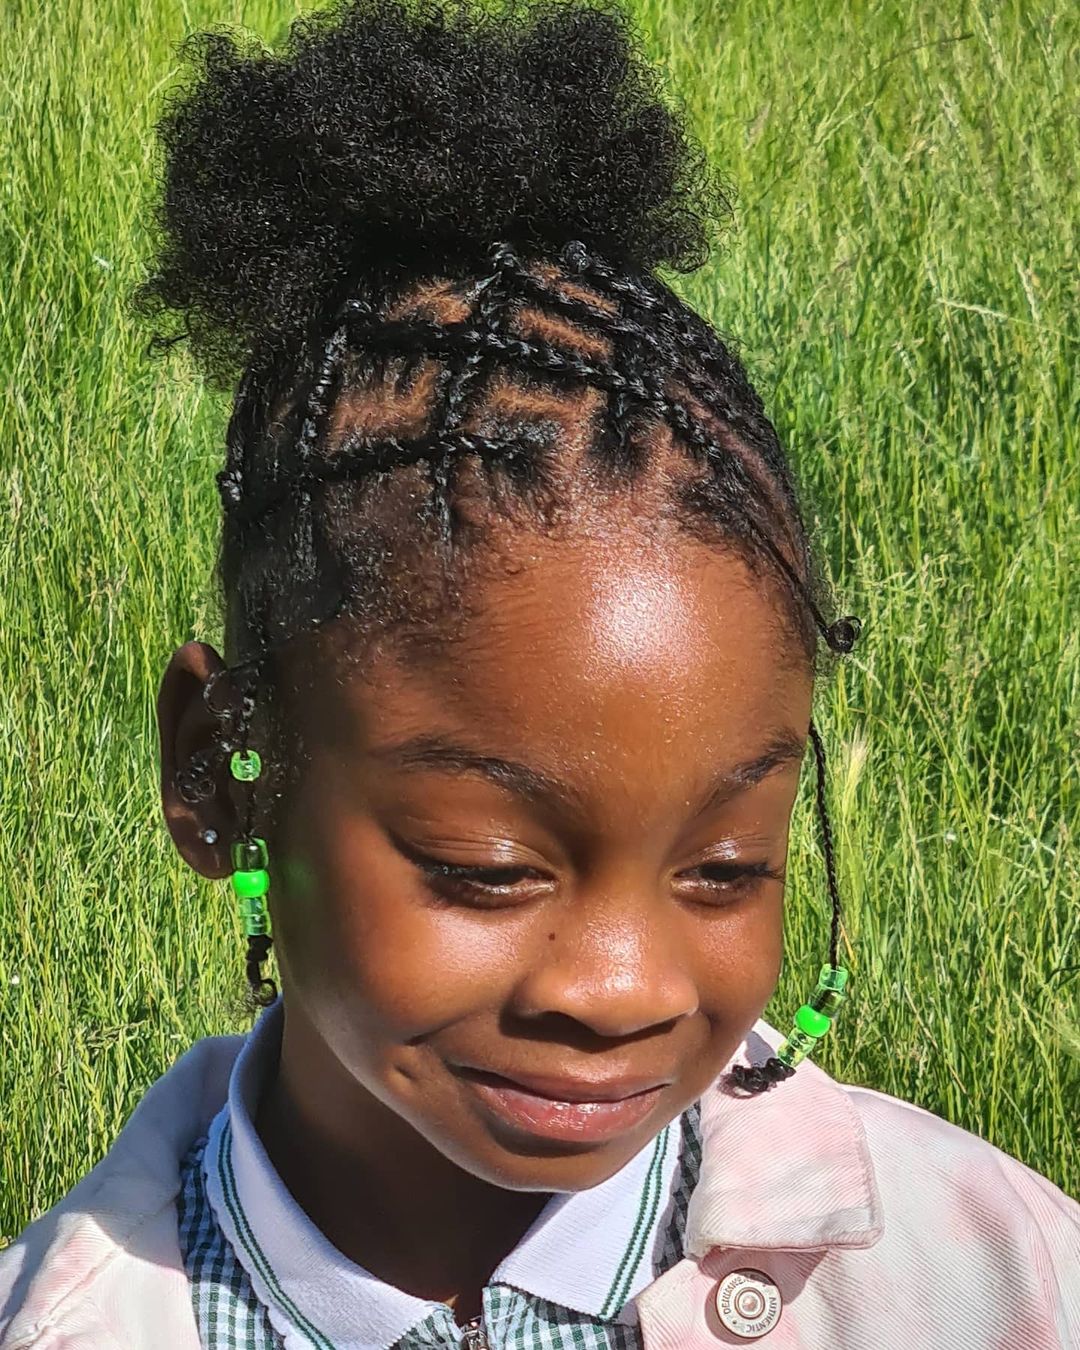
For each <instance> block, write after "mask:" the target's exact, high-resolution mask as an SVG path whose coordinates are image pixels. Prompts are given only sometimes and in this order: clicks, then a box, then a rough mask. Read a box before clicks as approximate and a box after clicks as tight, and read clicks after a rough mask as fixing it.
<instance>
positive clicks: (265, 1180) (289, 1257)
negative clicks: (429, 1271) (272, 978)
mask: <svg viewBox="0 0 1080 1350" xmlns="http://www.w3.org/2000/svg"><path fill="white" fill-rule="evenodd" d="M283 1023H284V1007H283V1003H282V999H281V998H280V997H279V998H278V999H277V1000H276V1001H275V1002H274V1003H273V1004H272V1005H271V1006H270V1007H269V1008H267V1009H266V1010H265V1011H264V1012H263V1014H262V1015H261V1017H260V1018H259V1020H258V1022H257V1023H256V1025H255V1027H254V1028H253V1030H252V1032H251V1034H250V1035H249V1036H248V1038H247V1040H246V1041H245V1043H244V1045H243V1047H242V1049H241V1051H240V1053H239V1055H238V1056H237V1058H236V1061H235V1063H234V1065H233V1068H232V1072H231V1074H230V1078H229V1092H228V1099H227V1101H226V1103H225V1105H224V1106H223V1107H222V1108H221V1110H220V1111H219V1112H218V1114H217V1115H216V1116H215V1118H214V1120H213V1121H212V1123H211V1125H210V1130H209V1138H208V1141H207V1146H206V1150H205V1153H204V1155H203V1168H204V1174H205V1179H206V1189H207V1197H208V1199H209V1202H210V1205H211V1207H212V1209H213V1212H214V1217H215V1219H216V1221H217V1223H218V1224H219V1225H220V1227H221V1229H222V1231H223V1232H224V1233H225V1235H226V1237H227V1238H228V1240H229V1242H230V1243H231V1244H232V1247H233V1249H234V1250H235V1252H236V1255H237V1258H238V1260H239V1261H240V1262H241V1264H242V1265H243V1267H244V1268H245V1270H246V1271H247V1274H248V1276H249V1278H250V1280H251V1282H252V1286H253V1288H254V1290H255V1292H256V1294H257V1296H258V1297H259V1299H260V1300H261V1301H262V1302H263V1303H264V1304H265V1305H266V1307H267V1308H268V1310H269V1312H270V1316H271V1318H272V1320H273V1322H274V1324H275V1326H277V1327H278V1329H279V1330H280V1331H282V1333H283V1334H287V1333H289V1332H291V1331H299V1332H300V1333H301V1334H302V1335H303V1336H304V1337H305V1338H306V1339H305V1341H304V1343H305V1344H307V1343H310V1344H311V1345H313V1346H316V1347H323V1346H325V1347H330V1346H333V1347H335V1350H387V1347H390V1346H392V1345H393V1344H394V1343H395V1342H396V1341H398V1340H400V1339H401V1338H402V1337H403V1336H404V1335H405V1333H406V1332H408V1331H409V1330H410V1329H411V1328H413V1327H415V1326H417V1324H419V1323H421V1322H423V1321H424V1320H425V1319H426V1318H429V1317H431V1316H432V1315H433V1314H436V1315H437V1314H439V1313H440V1312H442V1311H445V1308H444V1305H442V1304H440V1303H435V1302H431V1301H428V1300H424V1299H420V1298H416V1297H413V1296H412V1295H410V1294H407V1293H404V1292H403V1291H401V1290H399V1289H396V1288H394V1287H393V1286H391V1285H388V1284H385V1283H384V1282H383V1281H381V1280H379V1279H377V1278H376V1277H375V1276H374V1275H372V1274H370V1273H369V1272H368V1271H366V1270H363V1269H362V1268H361V1267H359V1266H357V1265H355V1264H354V1263H353V1262H351V1261H349V1260H347V1259H346V1258H345V1257H344V1256H343V1255H342V1254H341V1253H340V1252H339V1251H338V1250H337V1249H336V1248H335V1247H334V1246H333V1245H332V1244H331V1243H330V1242H329V1240H328V1239H327V1238H326V1237H325V1236H324V1235H323V1234H322V1232H321V1231H320V1230H319V1229H318V1228H317V1227H316V1226H315V1225H314V1224H313V1223H312V1221H311V1220H310V1219H309V1218H308V1216H307V1215H306V1214H305V1213H304V1211H303V1210H302V1209H301V1208H300V1207H299V1205H298V1204H297V1203H296V1201H295V1200H294V1199H293V1197H292V1196H291V1194H290V1193H289V1192H288V1190H287V1189H286V1188H285V1186H284V1184H283V1182H282V1181H281V1178H280V1177H279V1176H278V1175H277V1173H276V1171H275V1170H274V1168H273V1166H272V1164H271V1162H270V1159H269V1158H268V1156H267V1154H266V1151H265V1149H264V1148H263V1146H262V1142H261V1140H260V1138H259V1136H258V1134H257V1132H256V1130H255V1127H254V1123H253V1120H254V1113H255V1107H256V1103H257V1101H258V1096H259V1092H260V1089H261V1085H262V1084H263V1083H264V1082H265V1080H266V1076H267V1075H268V1074H269V1073H270V1072H271V1071H272V1068H273V1065H274V1064H275V1063H276V1061H277V1057H278V1056H279V1054H280V1047H281V1033H282V1027H283ZM680 1142H681V1140H680V1123H679V1121H678V1120H675V1121H673V1122H672V1123H671V1124H670V1125H668V1126H666V1127H665V1128H664V1129H663V1130H662V1131H661V1132H660V1133H659V1134H658V1135H657V1136H656V1138H655V1139H654V1140H652V1141H651V1142H650V1143H649V1144H648V1145H647V1146H646V1147H645V1148H644V1149H642V1150H641V1152H640V1153H639V1154H637V1156H636V1157H634V1158H632V1159H631V1160H630V1162H628V1163H627V1164H626V1166H625V1167H623V1168H622V1169H621V1170H620V1171H619V1172H617V1173H616V1174H615V1175H614V1176H613V1177H610V1178H609V1179H608V1180H607V1181H605V1182H603V1183H601V1185H599V1186H595V1187H593V1188H592V1189H590V1190H587V1191H580V1192H575V1193H573V1194H569V1195H558V1196H554V1197H553V1198H552V1200H551V1201H550V1202H549V1203H548V1205H547V1206H546V1207H545V1209H544V1210H543V1212H542V1213H541V1215H540V1217H539V1218H538V1219H537V1221H536V1223H535V1224H534V1225H533V1227H532V1228H531V1229H530V1230H529V1232H528V1233H526V1235H525V1237H524V1238H523V1239H522V1241H521V1242H520V1243H519V1244H518V1246H517V1247H516V1248H515V1249H514V1250H513V1251H512V1252H511V1253H510V1254H509V1255H508V1256H507V1257H506V1258H505V1259H504V1260H503V1261H502V1262H501V1264H500V1265H499V1266H498V1268H497V1269H496V1270H495V1271H494V1272H493V1274H492V1276H491V1278H490V1280H489V1281H488V1284H489V1286H492V1285H507V1286H510V1287H511V1288H515V1289H519V1290H523V1291H524V1292H526V1293H528V1294H530V1295H533V1296H535V1297H537V1298H540V1299H543V1300H545V1301H547V1302H550V1303H553V1304H557V1305H559V1306H562V1307H565V1308H568V1309H571V1310H573V1311H575V1312H579V1313H583V1314H586V1315H587V1316H590V1317H594V1318H599V1319H604V1320H611V1321H619V1320H623V1321H626V1322H628V1323H633V1322H634V1321H635V1320H636V1312H635V1309H634V1308H633V1306H632V1300H633V1299H634V1298H635V1297H636V1295H637V1294H639V1293H640V1292H641V1290H642V1289H644V1288H645V1287H646V1286H647V1285H648V1284H650V1283H651V1282H652V1280H653V1278H654V1269H653V1256H654V1248H655V1247H656V1244H657V1242H658V1240H659V1239H660V1238H661V1237H662V1232H661V1229H662V1218H663V1216H664V1214H665V1212H666V1211H667V1209H668V1206H669V1202H670V1199H671V1193H672V1188H673V1184H674V1182H675V1180H676V1173H677V1164H678V1157H679V1147H680Z"/></svg>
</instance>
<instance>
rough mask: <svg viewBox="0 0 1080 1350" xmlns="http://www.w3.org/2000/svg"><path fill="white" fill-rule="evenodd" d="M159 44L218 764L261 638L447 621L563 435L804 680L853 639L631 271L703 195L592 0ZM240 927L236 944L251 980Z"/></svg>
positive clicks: (265, 713)
mask: <svg viewBox="0 0 1080 1350" xmlns="http://www.w3.org/2000/svg"><path fill="white" fill-rule="evenodd" d="M185 49H186V55H187V56H188V58H189V62H190V66H189V69H190V78H189V80H188V81H187V83H185V84H184V85H183V86H182V87H181V88H179V89H178V90H177V91H176V92H175V93H174V94H173V95H172V97H171V99H170V101H169V104H168V106H167V108H166V110H165V113H164V116H163V118H162V120H161V122H160V125H159V135H160V139H161V143H162V146H163V150H164V155H163V168H162V182H161V184H160V195H159V198H158V202H159V204H158V209H157V216H156V224H157V228H158V232H159V245H158V251H157V254H156V258H155V260H154V265H153V271H152V274H151V275H150V277H149V279H148V280H147V281H146V282H145V284H144V285H143V286H142V287H141V288H140V290H139V291H138V292H137V295H136V303H137V306H138V307H139V309H140V310H141V311H142V312H143V313H145V314H149V315H152V316H153V317H154V318H155V319H156V320H157V322H158V324H159V328H160V332H159V336H158V341H159V342H160V343H163V344H165V345H171V343H172V342H174V341H177V340H180V339H186V340H187V342H188V343H189V345H190V348H191V350H192V351H193V353H194V355H195V357H196V358H197V360H198V362H199V364H200V366H201V368H202V369H203V371H204V372H205V373H206V375H207V376H208V377H209V379H210V380H211V381H212V382H214V383H215V384H217V385H218V386H219V387H231V386H232V385H233V383H234V381H237V382H238V383H237V387H236V393H235V401H234V406H233V413H232V417H231V420H230V423H229V429H228V436H227V443H228V450H227V460H226V464H225V467H224V468H223V469H222V471H221V472H220V473H219V474H218V485H219V488H220V492H221V498H222V503H223V507H224V521H223V528H222V535H221V543H220V551H219V555H218V559H217V566H216V579H217V583H218V587H219V596H220V601H221V604H222V613H223V618H224V624H225V659H226V662H227V664H228V668H229V675H230V678H232V679H235V680H236V681H237V683H238V685H239V686H240V687H241V688H242V689H243V691H244V692H243V697H242V700H241V705H240V706H241V712H242V715H241V717H240V721H239V723H236V724H232V725H230V727H229V729H228V731H227V734H225V735H224V736H223V737H222V741H221V744H220V746H219V747H218V749H217V754H218V755H219V757H221V756H223V755H224V754H226V753H227V752H228V751H230V750H232V749H233V748H235V747H236V746H242V745H245V744H247V745H255V744H257V743H258V741H259V737H258V736H257V735H255V734H253V731H252V718H253V717H254V715H255V713H256V710H258V711H259V714H260V716H262V717H264V718H265V719H266V728H267V730H266V731H265V733H264V734H265V741H264V743H265V744H273V745H275V746H276V747H279V748H280V747H283V746H285V745H286V744H287V743H288V744H289V746H290V749H289V753H288V754H279V756H277V760H278V761H280V760H286V761H291V760H292V758H293V750H292V743H291V742H289V741H288V727H287V723H286V722H285V721H284V720H281V719H277V720H276V721H275V720H274V719H275V714H274V709H275V706H277V705H279V704H280V703H281V701H282V696H281V690H280V688H279V687H278V686H279V684H280V681H279V680H278V679H277V678H276V675H275V658H276V656H277V655H278V654H279V653H280V652H281V650H282V648H283V646H284V644H285V643H287V642H290V641H292V640H293V639H294V638H296V637H298V636H300V635H302V634H307V635H313V634H316V633H317V632H318V630H319V629H320V627H321V626H322V625H324V624H326V623H327V622H328V621H329V620H331V619H333V618H335V617H337V616H339V615H343V614H348V615H350V616H351V617H352V618H353V619H354V620H356V621H358V627H359V628H360V630H361V631H362V632H363V633H364V634H365V635H368V634H370V635H372V636H374V635H375V634H377V633H384V632H388V631H391V630H392V631H394V632H395V634H396V635H399V636H400V637H401V639H402V640H403V641H407V642H413V643H417V644H423V643H425V642H429V641H432V640H434V639H435V638H436V637H437V638H438V640H452V638H453V634H454V631H455V627H456V624H457V622H458V621H459V620H460V617H461V615H462V613H463V610H462V604H461V597H460V593H459V592H458V591H457V590H455V589H454V585H453V583H454V579H455V578H456V577H459V576H460V566H459V564H461V563H462V562H463V560H464V559H465V558H467V557H469V556H471V555H472V554H473V553H475V552H476V551H477V550H476V548H475V547H474V546H476V545H479V546H483V545H484V543H485V542H490V536H491V531H490V528H485V525H486V524H487V525H490V520H491V517H492V514H495V515H497V516H499V517H502V518H503V519H508V520H518V519H521V520H523V521H526V520H527V521H529V522H531V523H532V524H534V525H535V526H537V527H540V528H544V529H546V530H551V531H554V530H557V529H558V528H559V523H560V521H561V520H563V519H564V517H565V515H566V514H567V513H568V512H569V511H570V510H571V507H572V504H571V503H569V501H568V497H569V496H570V495H571V494H569V493H568V491H567V489H566V482H567V475H566V473H565V469H566V467H567V463H568V461H569V459H570V457H571V456H572V455H573V456H576V460H575V463H574V467H573V471H572V473H571V475H570V478H571V480H572V481H573V483H574V493H573V495H574V496H576V494H577V492H578V491H579V490H580V491H581V492H584V493H587V494H592V495H596V494H604V493H607V494H612V493H616V492H620V491H623V490H625V489H626V488H628V487H629V486H630V485H632V484H633V483H635V482H637V481H638V480H640V479H641V477H642V476H643V475H645V474H647V473H650V472H651V473H653V474H658V475H659V477H660V481H661V482H662V484H663V488H664V492H663V495H664V499H665V502H666V506H665V508H664V515H665V517H666V518H669V519H670V521H671V522H672V523H673V524H674V526H675V528H677V529H678V530H680V531H682V532H684V533H686V534H689V535H691V536H693V537H695V538H698V539H700V540H704V541H706V542H709V543H713V544H716V545H718V546H723V547H725V548H735V549H736V550H738V552H739V553H740V555H741V556H742V557H743V558H744V559H745V561H746V563H747V565H748V566H750V567H751V568H752V569H755V570H764V571H765V572H768V573H769V575H770V576H771V577H772V579H773V580H775V581H777V582H778V583H779V584H778V587H777V594H778V595H779V596H780V597H781V603H780V605H779V607H778V615H779V618H780V619H781V621H782V622H783V623H784V625H785V631H787V632H788V633H789V634H791V635H792V636H793V637H794V640H795V642H796V646H797V649H798V650H799V652H800V653H801V655H800V659H804V660H805V661H807V662H808V664H809V666H810V668H811V670H812V672H813V673H814V674H815V675H816V674H817V673H818V672H819V670H820V669H821V666H820V663H819V658H818V649H817V637H818V633H819V632H820V633H821V634H823V635H824V637H825V639H826V642H827V645H828V647H829V648H830V650H831V651H848V650H850V648H851V646H852V644H853V643H854V641H855V638H856V636H857V634H858V621H857V620H854V619H849V618H845V619H840V620H837V621H836V622H834V623H832V624H829V623H827V622H826V621H825V619H824V618H823V617H822V612H821V611H822V604H823V599H822V592H823V590H824V583H823V581H822V579H821V575H820V569H819V566H818V564H817V562H816V560H815V558H814V556H813V553H812V550H811V547H810V543H809V539H808V535H807V531H806V529H805V526H804V523H803V518H802V514H801V512H800V507H799V503H798V499H797V494H796V490H795V485H794V482H793V477H792V473H791V470H790V468H789V465H788V463H787V460H786V458H785V455H784V452H783V450H782V448H781V446H780V444H779V442H778V440H777V436H776V433H775V431H774V429H773V427H772V425H771V423H770V422H769V420H768V418H767V417H766V415H765V412H764V409H763V406H762V402H761V399H760V398H759V396H758V394H757V393H756V391H755V390H754V388H753V387H752V385H751V384H750V382H749V380H748V378H747V375H746V372H745V370H744V368H743V366H742V364H741V363H740V361H739V359H738V357H737V355H736V354H735V353H734V351H733V350H732V349H731V348H730V347H729V346H727V345H725V344H724V343H723V342H722V341H721V340H720V338H719V336H718V335H717V334H716V332H715V331H714V330H713V329H712V328H711V327H710V326H709V324H708V323H706V322H705V321H704V320H703V319H702V318H701V317H699V316H698V315H697V314H696V313H694V311H693V310H691V309H690V308H689V307H688V306H687V305H685V304H684V303H683V302H682V301H681V300H680V299H679V298H678V297H677V296H676V295H675V294H674V292H673V291H672V290H671V289H670V288H669V287H668V286H667V285H666V284H665V283H664V282H663V281H662V280H661V279H660V278H659V276H658V275H657V269H658V268H660V267H662V266H663V267H668V268H670V269H673V270H675V271H683V272H688V271H692V270H693V269H695V268H697V267H700V266H701V265H702V264H703V263H704V262H705V261H706V259H707V257H708V256H709V250H710V247H711V246H712V244H713V243H714V242H715V240H716V238H717V237H718V236H719V233H720V230H721V228H722V226H723V225H724V223H725V222H726V220H727V218H728V217H729V216H730V212H731V207H730V203H729V200H728V196H727V195H726V189H725V188H724V186H723V184H722V182H721V181H720V179H719V178H718V177H717V176H716V175H715V174H714V173H713V172H712V171H711V170H710V169H709V167H708V165H707V164H706V162H705V158H704V155H703V153H702V151H701V149H700V148H699V147H698V146H696V145H695V144H694V143H693V142H692V140H691V139H690V137H689V136H688V134H687V132H686V130H685V125H684V119H683V117H682V115H681V114H680V112H679V111H678V109H677V108H676V107H675V106H674V105H673V104H672V103H671V102H670V100H668V99H667V98H665V96H664V95H663V92H662V90H661V88H660V87H659V80H658V76H657V74H656V72H655V71H654V70H653V69H652V68H651V67H650V66H649V65H648V63H647V61H646V60H645V58H644V56H643V55H642V53H641V51H640V47H639V42H638V39H637V38H636V36H635V35H634V33H633V32H632V31H631V30H630V27H629V21H628V19H627V16H626V15H625V13H624V12H623V11H622V10H621V9H620V8H619V7H618V6H617V5H609V4H602V3H594V4H585V3H582V2H581V0H540V2H538V3H535V4H533V5H531V6H529V7H527V8H524V7H523V6H522V5H521V4H519V3H516V0H510V3H507V4H505V5H504V7H503V9H502V10H501V11H500V12H498V13H496V12H494V11H493V10H491V9H490V8H488V9H481V8H480V7H479V6H478V4H473V3H470V2H469V0H447V2H446V3H443V4H439V5H436V4H435V3H434V2H433V0H415V2H410V0H340V2H339V3H337V4H335V5H333V6H332V7H331V8H330V9H328V10H326V11H324V12H321V13H318V14H315V15H311V16H309V17H305V18H303V19H301V20H297V21H296V22H295V23H294V24H293V25H292V28H291V30H290V32H289V34H288V37H287V39H286V41H285V42H284V44H283V46H282V47H281V49H280V51H278V52H276V53H275V52H270V51H266V50H264V49H262V48H261V47H259V46H257V45H255V44H253V43H249V42H247V41H245V40H243V39H241V38H239V37H237V36H235V35H232V34H229V33H225V32H213V33H203V34H198V35H196V36H195V37H193V38H191V39H189V40H188V42H187V43H186V44H185ZM173 316H175V318H174V317H173ZM177 320H178V321H179V322H178V323H177ZM170 322H171V323H172V324H173V326H172V328H171V329H170V326H169V325H170ZM560 467H561V468H562V469H563V471H564V472H563V473H562V474H560V473H559V472H558V470H559V469H560ZM477 502H480V503H481V504H482V509H480V510H478V508H477ZM421 576H422V578H423V581H424V584H423V585H420V584H417V579H418V577H421ZM262 694H265V698H261V697H258V696H259V695H262ZM271 725H273V738H272V737H271V733H270V731H269V728H270V727H271ZM810 731H811V738H812V741H813V745H814V750H815V755H816V758H817V767H818V793H817V802H818V807H819V814H820V818H821V824H822V830H823V838H824V843H825V862H826V871H827V876H828V884H829V890H830V895H831V899H832V907H833V921H832V934H831V945H830V956H831V961H832V964H833V965H836V964H837V940H838V924H839V911H840V906H839V897H838V894H837V889H836V881H835V875H834V866H833V857H832V836H831V831H830V828H829V820H828V815H827V811H826V806H825V793H824V768H825V765H824V751H823V748H822V746H821V742H820V738H819V737H818V734H817V731H816V729H815V728H814V727H813V725H811V728H810ZM201 767H202V768H203V771H204V773H205V771H206V766H205V765H203V766H201ZM262 781H263V780H260V786H262ZM277 795H278V797H279V798H280V796H281V795H282V794H281V793H280V792H279V793H278V794H277ZM248 800H249V804H251V805H250V810H249V820H248V825H249V829H248V834H249V835H250V824H251V818H252V817H251V812H252V811H253V810H254V805H253V803H254V801H255V793H254V791H252V792H251V794H250V796H249V799H248ZM269 945H270V939H269V937H268V936H254V937H251V938H249V949H248V979H249V983H250V987H251V994H252V997H253V999H254V1002H255V1003H256V1004H262V1005H264V1004H265V1003H267V1002H269V1001H270V1000H271V999H272V998H273V997H274V996H275V995H276V988H275V986H274V984H273V982H272V981H269V980H265V979H263V977H262V971H261V966H262V961H263V959H264V958H265V956H266V954H267V951H268V949H269ZM791 1072H793V1070H792V1069H791V1068H789V1067H788V1066H787V1065H784V1064H782V1063H781V1061H780V1060H778V1059H776V1058H775V1057H773V1058H770V1060H769V1061H768V1062H767V1064H766V1065H763V1066H757V1067H753V1068H747V1067H744V1066H736V1068H735V1070H734V1071H733V1081H735V1082H737V1083H738V1084H739V1085H740V1086H742V1087H745V1088H747V1089H748V1090H750V1091H761V1090H763V1089H764V1088H767V1087H768V1086H769V1085H770V1083H772V1082H774V1081H778V1080H780V1079H782V1078H783V1077H785V1076H787V1075H789V1074H790V1073H791Z"/></svg>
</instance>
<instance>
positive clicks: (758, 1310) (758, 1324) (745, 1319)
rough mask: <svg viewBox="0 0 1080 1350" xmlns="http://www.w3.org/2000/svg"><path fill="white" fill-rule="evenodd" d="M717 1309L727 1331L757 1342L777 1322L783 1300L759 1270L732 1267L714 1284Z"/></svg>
mask: <svg viewBox="0 0 1080 1350" xmlns="http://www.w3.org/2000/svg"><path fill="white" fill-rule="evenodd" d="M715 1297H716V1312H717V1316H718V1317H719V1318H720V1321H721V1322H723V1324H724V1326H725V1327H727V1329H728V1331H730V1332H733V1333H734V1335H736V1336H739V1337H741V1339H743V1340H745V1341H756V1340H757V1338H758V1337H759V1336H764V1335H765V1333H766V1332H767V1331H772V1329H773V1327H774V1326H776V1324H777V1322H779V1321H780V1311H781V1309H782V1308H783V1306H784V1301H783V1299H782V1298H781V1297H780V1290H779V1289H777V1287H776V1285H775V1284H773V1282H772V1280H770V1279H769V1277H768V1275H766V1274H765V1272H764V1271H762V1270H733V1271H731V1273H730V1274H728V1275H725V1276H724V1278H723V1279H722V1280H721V1281H720V1283H719V1284H718V1285H717V1286H716V1295H715Z"/></svg>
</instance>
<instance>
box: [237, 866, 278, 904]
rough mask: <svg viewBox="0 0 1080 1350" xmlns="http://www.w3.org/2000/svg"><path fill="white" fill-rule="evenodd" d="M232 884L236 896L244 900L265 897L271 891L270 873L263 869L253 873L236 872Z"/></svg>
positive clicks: (257, 869) (260, 868)
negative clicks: (256, 896) (251, 897)
mask: <svg viewBox="0 0 1080 1350" xmlns="http://www.w3.org/2000/svg"><path fill="white" fill-rule="evenodd" d="M232 884H233V890H234V891H235V892H236V894H237V895H239V896H242V897H244V898H247V897H249V896H255V895H265V894H266V892H267V891H268V890H269V889H270V873H269V872H267V871H266V869H265V868H263V867H259V868H256V870H255V871H253V872H234V873H233V874H232Z"/></svg>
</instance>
